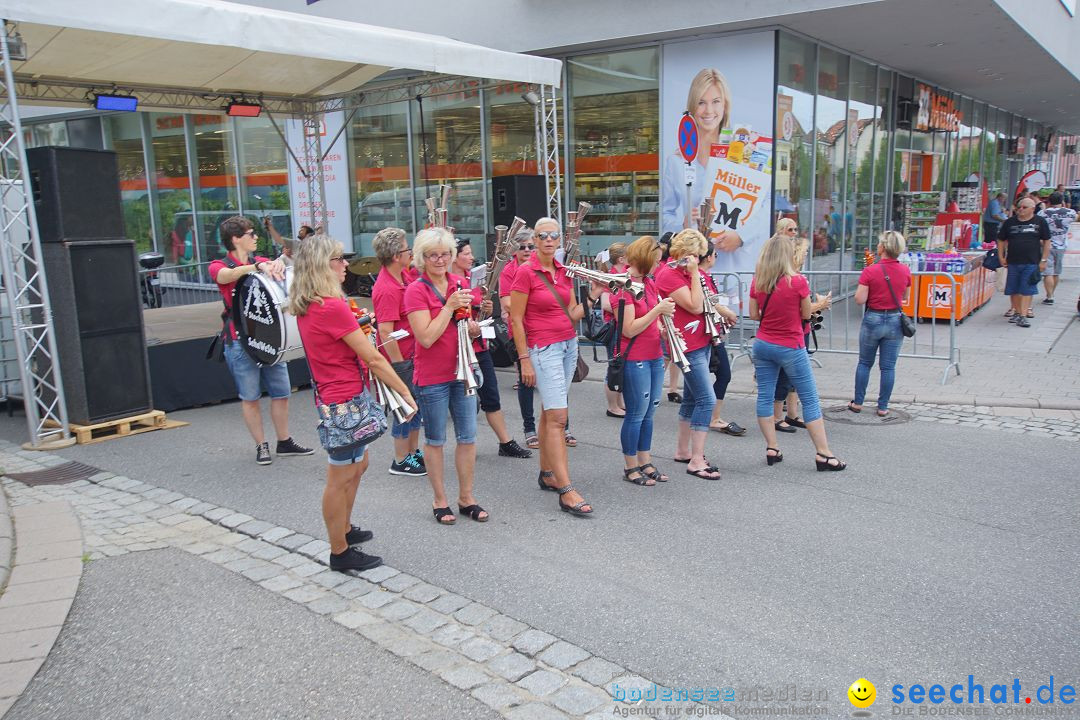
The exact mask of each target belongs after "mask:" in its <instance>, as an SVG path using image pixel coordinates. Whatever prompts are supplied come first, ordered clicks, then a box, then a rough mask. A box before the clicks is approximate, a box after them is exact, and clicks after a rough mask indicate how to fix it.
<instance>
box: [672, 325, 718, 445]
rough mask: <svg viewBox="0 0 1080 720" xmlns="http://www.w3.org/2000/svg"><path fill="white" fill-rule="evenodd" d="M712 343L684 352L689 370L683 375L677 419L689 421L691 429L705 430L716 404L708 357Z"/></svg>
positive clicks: (707, 428)
mask: <svg viewBox="0 0 1080 720" xmlns="http://www.w3.org/2000/svg"><path fill="white" fill-rule="evenodd" d="M711 355H712V345H706V346H705V347H700V348H698V349H697V350H692V351H691V352H688V353H686V359H687V360H688V361H689V362H690V372H688V373H685V374H684V375H683V401H682V405H680V406H679V421H680V422H689V423H690V429H691V430H699V431H701V432H707V431H708V430H709V422H710V421H711V420H712V411H713V408H714V407H715V406H716V394H715V393H714V392H713V388H712V383H711V382H710V378H711V377H712V373H710V372H709V357H710V356H711Z"/></svg>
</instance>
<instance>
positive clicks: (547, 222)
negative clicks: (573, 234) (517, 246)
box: [533, 217, 562, 231]
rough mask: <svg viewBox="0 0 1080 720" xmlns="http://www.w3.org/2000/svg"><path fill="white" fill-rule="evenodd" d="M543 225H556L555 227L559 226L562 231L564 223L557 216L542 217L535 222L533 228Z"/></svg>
mask: <svg viewBox="0 0 1080 720" xmlns="http://www.w3.org/2000/svg"><path fill="white" fill-rule="evenodd" d="M541 225H554V226H555V227H557V228H559V230H560V231H562V225H561V224H560V223H559V221H558V220H556V219H555V218H549V217H542V218H540V219H539V220H537V221H536V222H534V223H533V229H534V230H535V228H538V227H540V226H541Z"/></svg>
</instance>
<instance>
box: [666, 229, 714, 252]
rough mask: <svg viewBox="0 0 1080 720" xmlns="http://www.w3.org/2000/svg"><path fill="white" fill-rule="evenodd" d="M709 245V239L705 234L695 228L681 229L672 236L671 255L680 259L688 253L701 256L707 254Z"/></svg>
mask: <svg viewBox="0 0 1080 720" xmlns="http://www.w3.org/2000/svg"><path fill="white" fill-rule="evenodd" d="M708 247H709V241H708V240H706V239H705V236H704V235H702V234H701V233H700V232H698V231H697V230H694V229H693V228H687V229H686V230H680V231H679V232H678V233H676V235H675V237H673V238H671V250H670V257H671V259H672V260H678V259H679V258H681V257H684V256H686V255H697V256H699V257H700V256H702V255H704V254H705V251H706V250H707V249H708Z"/></svg>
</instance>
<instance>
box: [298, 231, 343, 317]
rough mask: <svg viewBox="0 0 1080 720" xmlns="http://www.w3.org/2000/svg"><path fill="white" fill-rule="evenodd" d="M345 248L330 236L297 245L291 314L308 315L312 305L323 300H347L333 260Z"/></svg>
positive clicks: (315, 236) (319, 237)
mask: <svg viewBox="0 0 1080 720" xmlns="http://www.w3.org/2000/svg"><path fill="white" fill-rule="evenodd" d="M342 249H343V248H342V245H341V243H339V242H338V241H337V240H334V239H333V238H331V237H330V236H329V235H321V234H320V235H309V236H308V237H306V238H304V241H303V242H301V243H297V244H296V252H295V253H294V254H293V276H292V284H291V285H290V286H289V312H290V313H292V314H293V315H296V316H297V317H300V316H302V315H307V311H308V307H310V306H311V304H312V303H314V302H317V303H319V304H320V305H321V304H322V303H323V298H335V297H337V298H343V297H345V293H344V292H342V290H341V283H340V282H338V279H337V273H335V272H334V269H333V268H332V267H331V266H330V258H332V257H335V256H337V255H340V254H341V252H342Z"/></svg>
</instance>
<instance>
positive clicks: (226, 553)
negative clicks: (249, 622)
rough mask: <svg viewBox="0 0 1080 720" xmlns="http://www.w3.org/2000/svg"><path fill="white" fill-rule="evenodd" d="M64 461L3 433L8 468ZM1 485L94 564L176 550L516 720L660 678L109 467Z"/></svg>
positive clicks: (603, 703) (574, 709)
mask: <svg viewBox="0 0 1080 720" xmlns="http://www.w3.org/2000/svg"><path fill="white" fill-rule="evenodd" d="M63 462H64V460H63V459H62V458H58V457H56V456H51V455H48V454H43V453H35V452H30V451H24V450H21V449H19V448H18V447H17V446H15V445H12V444H10V443H0V467H2V468H3V471H4V472H32V471H35V470H41V469H44V468H46V467H50V466H54V465H57V464H61V463H63ZM2 483H3V489H4V490H5V491H6V493H7V495H8V497H9V498H10V502H11V505H12V507H16V508H17V507H20V506H24V505H30V504H34V503H42V502H50V501H56V500H63V501H66V502H68V503H70V504H71V506H72V507H73V508H74V509H75V511H76V513H77V515H78V518H79V520H80V522H81V523H82V526H83V532H84V539H85V547H86V550H87V553H88V554H89V559H90V561H92V562H94V561H106V562H107V561H108V558H112V557H117V556H121V555H125V554H127V553H133V552H140V551H144V550H155V549H160V548H166V547H174V548H179V549H181V550H184V551H186V552H188V553H191V554H192V555H195V556H199V557H202V558H203V559H205V560H207V561H209V562H213V563H216V564H218V565H220V566H222V567H224V568H225V569H227V570H230V571H232V572H235V573H238V574H240V575H242V576H243V577H245V578H247V579H248V580H250V581H251V582H254V583H257V584H259V585H260V586H261V587H263V588H265V589H266V590H267V591H269V592H273V593H277V594H279V595H281V596H283V597H285V598H288V599H289V600H292V601H293V602H296V603H299V604H301V605H303V606H305V607H306V608H307V609H308V610H310V611H311V612H314V613H317V614H319V615H326V616H330V617H331V618H332V619H333V620H334V622H336V623H338V624H339V625H341V626H342V627H343V628H346V629H347V630H349V631H353V632H357V633H359V634H361V635H363V636H364V637H365V638H367V639H369V640H371V641H372V642H375V643H376V644H378V645H380V646H381V647H383V648H385V649H387V650H389V651H390V652H391V653H393V654H394V655H397V656H399V657H402V658H404V659H406V660H408V661H409V662H411V663H413V664H415V665H417V666H418V667H420V668H422V669H424V670H426V671H428V672H431V673H434V674H436V675H437V676H438V677H440V678H442V679H443V680H444V681H446V682H447V683H449V684H450V685H453V686H454V687H457V688H460V689H461V690H464V691H466V692H469V693H470V694H471V695H472V696H473V697H475V698H476V699H478V700H479V701H480V702H483V703H484V704H485V705H487V706H489V707H491V708H493V709H495V710H497V711H498V712H500V713H501V714H503V715H504V716H505V717H507V718H510V720H546V719H549V718H550V719H552V720H555V719H558V718H567V717H586V718H594V719H595V718H600V717H610V716H611V708H612V706H613V704H614V700H613V697H614V696H615V693H616V692H617V691H621V692H622V693H627V692H629V693H631V696H633V691H634V690H640V689H644V688H648V687H651V686H652V683H651V682H649V681H648V680H646V679H645V678H642V677H640V676H637V675H634V674H632V673H630V672H629V671H627V670H626V669H625V668H623V667H620V666H619V665H616V664H615V663H612V662H609V661H607V660H605V659H603V658H601V657H597V656H594V655H592V654H591V653H589V652H588V651H586V650H584V649H582V648H580V647H578V646H576V645H574V644H573V643H571V642H568V641H566V640H563V639H560V638H558V637H556V636H554V635H551V634H549V633H547V632H544V631H542V630H539V629H537V628H533V627H529V626H528V625H526V624H525V623H522V622H519V621H517V620H515V619H514V618H511V617H508V616H506V615H503V614H501V613H499V612H498V611H497V610H495V609H493V608H490V607H487V606H485V605H482V604H480V603H477V602H473V601H472V600H470V599H469V598H467V597H463V596H461V595H457V594H454V593H451V592H448V591H446V590H444V589H442V588H440V587H437V586H435V585H432V584H429V583H427V582H424V581H423V580H422V579H420V578H417V577H413V576H411V575H408V574H406V573H402V572H400V571H398V570H395V569H394V568H391V567H389V566H385V565H384V566H382V567H378V568H375V569H373V570H369V571H367V572H364V573H360V574H359V575H357V576H355V577H350V576H349V575H344V574H341V573H337V572H333V571H331V570H330V569H329V568H328V567H327V561H328V558H329V552H330V547H329V545H328V544H327V543H326V542H325V541H324V540H318V539H316V538H313V537H311V536H309V535H305V534H302V533H295V532H293V531H292V530H290V529H289V528H286V527H280V526H275V525H272V524H271V523H268V522H264V521H262V520H258V519H256V518H253V517H251V516H249V515H245V514H244V513H241V512H237V511H235V510H232V509H229V508H223V507H216V506H213V505H210V504H209V503H205V502H201V501H200V500H198V499H197V498H192V497H185V496H183V495H181V494H179V493H176V492H171V491H169V490H165V489H163V488H159V487H155V486H153V485H148V484H146V483H143V482H140V481H138V480H134V479H131V478H127V477H123V476H116V475H113V474H112V473H109V472H101V473H99V474H97V475H94V476H93V477H91V478H90V479H89V480H80V481H77V482H73V483H68V484H65V485H41V486H27V485H25V484H23V483H21V482H17V481H15V480H12V479H11V478H8V477H4V478H3V480H2ZM638 697H640V696H638ZM635 699H637V698H635ZM625 702H627V703H628V702H629V699H626V700H625ZM684 705H688V704H687V703H684ZM668 706H669V707H676V705H673V704H669V705H668ZM695 707H696V709H697V710H698V711H700V710H701V708H700V707H697V706H695Z"/></svg>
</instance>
